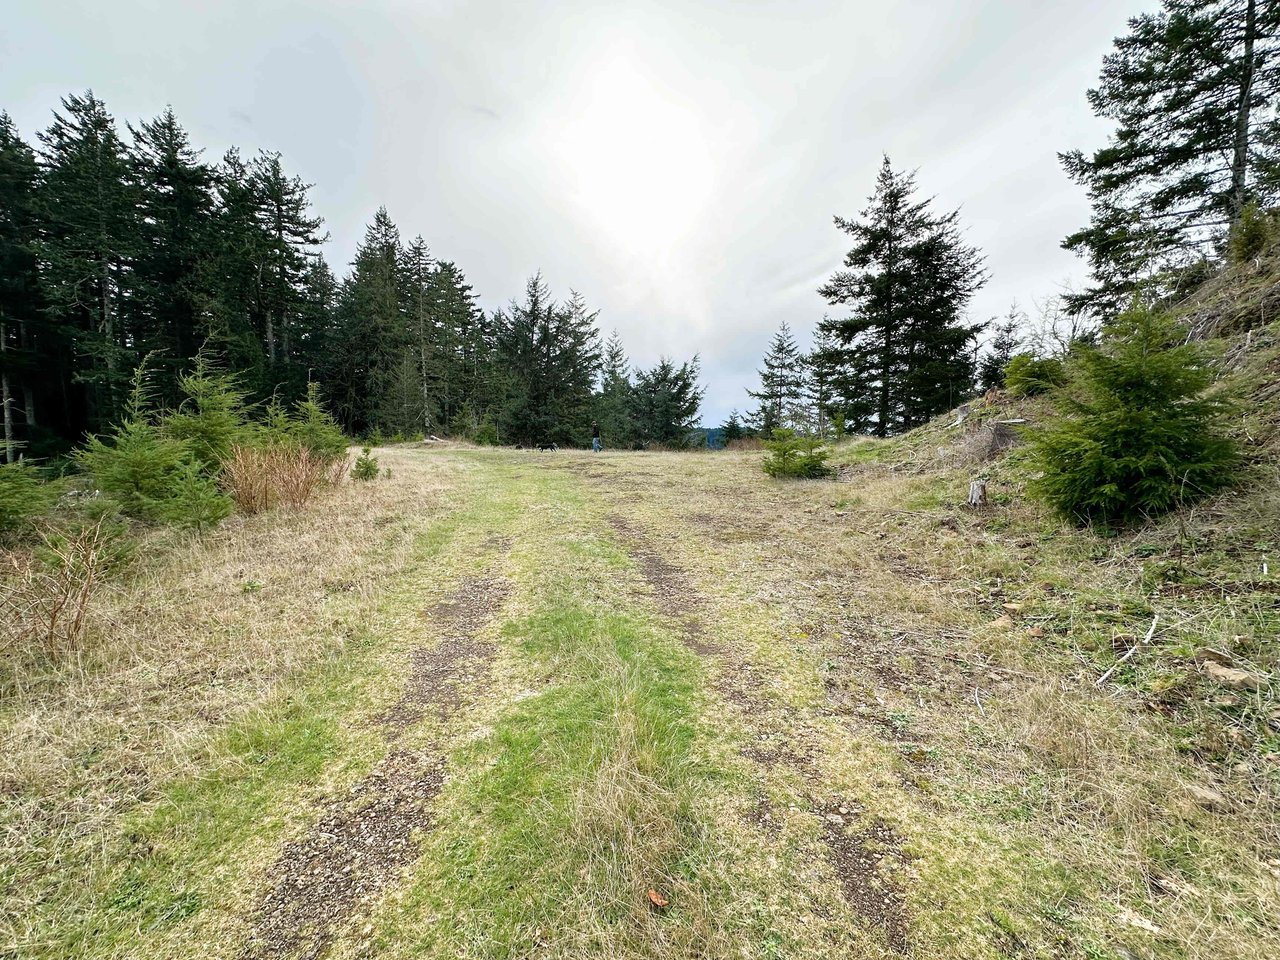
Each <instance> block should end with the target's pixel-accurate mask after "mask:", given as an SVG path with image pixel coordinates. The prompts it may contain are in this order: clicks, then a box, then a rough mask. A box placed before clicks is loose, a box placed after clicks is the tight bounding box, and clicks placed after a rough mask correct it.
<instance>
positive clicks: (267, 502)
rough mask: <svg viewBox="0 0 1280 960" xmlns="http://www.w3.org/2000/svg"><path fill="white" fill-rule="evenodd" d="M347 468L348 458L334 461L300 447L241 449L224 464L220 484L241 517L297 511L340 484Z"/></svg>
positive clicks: (242, 447) (232, 451)
mask: <svg viewBox="0 0 1280 960" xmlns="http://www.w3.org/2000/svg"><path fill="white" fill-rule="evenodd" d="M347 465H348V458H347V457H342V458H340V459H337V460H332V459H329V458H327V457H322V456H320V455H319V454H316V453H313V452H312V451H311V450H308V449H307V448H306V447H303V446H300V445H298V444H292V443H277V444H273V445H271V446H266V447H263V446H247V445H237V446H235V447H233V448H232V450H231V456H230V457H229V458H228V459H227V461H226V463H224V464H223V468H222V476H221V478H220V480H221V483H222V487H223V489H225V490H226V491H227V493H229V494H230V495H231V498H232V499H233V500H234V501H235V503H236V509H237V510H239V511H240V512H241V513H245V514H255V513H261V512H262V511H264V510H271V509H274V508H275V507H286V508H288V509H290V510H297V509H299V508H301V507H304V506H306V505H307V504H308V503H310V502H311V500H312V498H314V497H315V495H316V494H317V493H318V492H319V491H320V490H321V489H322V488H324V487H326V486H337V485H338V484H340V483H341V482H342V481H343V480H344V479H345V478H346V475H347Z"/></svg>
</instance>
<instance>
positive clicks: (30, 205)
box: [0, 112, 65, 463]
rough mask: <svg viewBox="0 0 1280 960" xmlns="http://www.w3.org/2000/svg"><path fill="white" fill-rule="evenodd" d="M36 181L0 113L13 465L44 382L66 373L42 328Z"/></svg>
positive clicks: (1, 384)
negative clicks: (62, 372) (59, 373)
mask: <svg viewBox="0 0 1280 960" xmlns="http://www.w3.org/2000/svg"><path fill="white" fill-rule="evenodd" d="M38 176H39V170H38V168H37V166H36V157H35V152H34V151H33V150H32V149H31V147H30V146H29V145H28V144H27V143H26V141H24V140H23V139H22V137H21V136H20V135H19V134H18V130H17V127H16V126H14V123H13V121H12V120H11V119H10V118H9V115H8V114H7V113H3V112H0V405H3V424H4V427H3V434H2V435H0V441H2V442H3V443H4V460H5V461H6V462H10V463H11V462H13V460H14V459H15V458H16V457H17V455H18V451H19V450H20V449H21V447H20V446H19V445H20V444H21V445H22V446H23V447H29V446H30V444H31V441H32V439H33V434H34V431H35V428H36V394H37V392H38V391H39V390H40V387H39V383H40V381H45V382H46V383H47V381H48V380H49V379H50V375H51V374H55V372H58V371H60V370H61V369H65V358H61V357H55V352H54V350H55V345H54V343H53V342H52V341H51V340H50V338H48V337H47V336H45V331H44V329H43V323H42V319H43V317H42V311H41V301H40V289H39V284H40V274H39V270H38V267H37V262H36V255H35V243H36V230H37V222H36V186H37V180H38ZM41 347H44V348H45V352H44V353H43V355H42V353H41ZM46 363H47V364H48V368H47V369H42V366H43V364H46Z"/></svg>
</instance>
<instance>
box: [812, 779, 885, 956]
mask: <svg viewBox="0 0 1280 960" xmlns="http://www.w3.org/2000/svg"><path fill="white" fill-rule="evenodd" d="M820 812H821V814H822V817H823V823H822V839H823V840H824V841H825V843H826V845H827V860H828V861H829V862H830V864H831V868H832V869H833V870H834V871H835V873H836V877H837V878H838V879H839V880H840V888H841V889H842V890H843V891H844V898H845V901H846V902H847V903H848V904H849V906H850V907H852V908H853V909H854V910H855V911H857V913H858V914H859V915H861V916H862V917H863V918H865V919H866V920H868V921H870V922H871V924H872V925H874V926H876V927H878V928H879V929H880V930H881V931H882V932H883V933H884V936H885V940H886V941H887V942H888V944H889V946H890V947H891V948H892V949H893V950H895V951H897V952H898V953H906V952H907V917H906V910H905V907H904V904H903V899H902V892H901V891H900V890H899V889H898V887H897V885H896V884H895V883H894V881H893V879H892V878H891V877H888V876H886V875H885V874H884V872H883V871H882V870H881V865H882V864H883V863H886V862H887V863H894V862H899V863H900V862H901V861H902V859H903V856H902V847H901V842H900V840H899V839H898V837H897V835H896V834H895V833H894V832H893V830H892V829H891V828H890V827H889V826H887V825H886V824H883V823H878V822H873V823H869V824H867V823H859V822H858V814H857V811H856V810H854V809H853V808H851V807H850V806H848V805H846V804H843V803H841V802H840V801H839V800H836V801H834V802H833V803H832V804H831V805H830V806H828V807H827V808H826V809H825V810H822V811H820Z"/></svg>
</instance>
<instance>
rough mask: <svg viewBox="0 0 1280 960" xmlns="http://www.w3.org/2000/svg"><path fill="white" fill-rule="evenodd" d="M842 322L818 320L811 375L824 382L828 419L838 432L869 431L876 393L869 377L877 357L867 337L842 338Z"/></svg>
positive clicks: (810, 356)
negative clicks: (838, 333)
mask: <svg viewBox="0 0 1280 960" xmlns="http://www.w3.org/2000/svg"><path fill="white" fill-rule="evenodd" d="M843 323H844V321H842V320H840V321H837V320H832V319H831V318H830V317H823V318H822V321H821V322H820V323H819V324H818V330H817V335H816V337H815V340H814V348H813V351H812V353H810V354H809V369H810V375H811V377H812V378H813V380H814V381H816V382H821V384H822V385H823V390H824V392H825V393H826V395H827V401H826V408H825V419H826V420H827V422H829V423H830V424H831V425H832V427H833V429H834V430H835V432H836V434H837V435H839V434H842V433H866V432H868V431H870V430H871V428H872V426H873V425H874V423H875V406H876V405H875V401H876V393H875V391H874V390H873V389H872V387H871V382H870V379H869V372H870V371H871V370H872V369H874V367H873V363H874V359H875V358H874V354H873V350H872V349H871V347H872V344H871V342H870V340H869V339H868V338H865V337H863V338H857V339H855V340H853V341H851V342H850V343H849V344H843V343H841V342H840V338H839V336H838V335H837V331H838V329H839V328H840V327H841V326H842V325H843Z"/></svg>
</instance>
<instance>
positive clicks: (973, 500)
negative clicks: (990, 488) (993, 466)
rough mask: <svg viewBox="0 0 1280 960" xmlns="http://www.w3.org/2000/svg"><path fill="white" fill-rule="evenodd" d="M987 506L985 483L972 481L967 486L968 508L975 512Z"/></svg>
mask: <svg viewBox="0 0 1280 960" xmlns="http://www.w3.org/2000/svg"><path fill="white" fill-rule="evenodd" d="M986 505H987V481H985V480H974V481H973V482H972V483H970V484H969V506H971V507H973V508H974V509H975V510H976V509H978V508H979V507H985V506H986Z"/></svg>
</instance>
